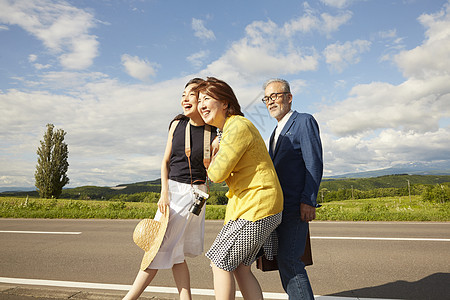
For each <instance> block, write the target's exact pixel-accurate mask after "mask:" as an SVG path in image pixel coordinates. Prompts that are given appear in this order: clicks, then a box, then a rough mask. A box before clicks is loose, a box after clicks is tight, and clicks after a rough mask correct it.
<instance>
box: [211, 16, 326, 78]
mask: <svg viewBox="0 0 450 300" xmlns="http://www.w3.org/2000/svg"><path fill="white" fill-rule="evenodd" d="M245 32H246V36H245V37H244V38H242V39H241V40H239V41H236V42H234V43H233V44H232V45H231V47H230V48H229V49H228V50H227V51H226V53H225V54H224V55H223V56H222V57H220V58H219V59H218V60H217V61H215V62H213V63H211V64H210V65H209V66H208V68H207V69H206V70H204V71H203V72H202V74H206V75H208V74H215V76H218V77H221V78H223V79H224V80H233V81H238V78H241V79H245V80H248V79H249V78H251V79H252V80H254V81H256V80H263V79H266V78H267V77H274V76H278V75H280V74H294V73H297V72H300V71H311V70H315V69H316V68H317V66H318V55H317V53H315V51H314V49H311V50H309V53H306V51H304V50H303V49H301V48H300V47H296V46H294V45H292V46H290V47H286V44H289V43H290V41H291V39H290V38H288V37H286V36H284V35H282V34H280V33H281V32H282V29H281V28H280V27H278V26H277V25H276V24H275V23H274V22H272V21H270V20H269V21H267V22H263V21H255V22H253V23H251V24H249V25H248V26H247V27H246V29H245Z"/></svg>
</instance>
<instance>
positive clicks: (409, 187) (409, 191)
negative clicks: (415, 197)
mask: <svg viewBox="0 0 450 300" xmlns="http://www.w3.org/2000/svg"><path fill="white" fill-rule="evenodd" d="M406 181H408V193H409V203H411V185H410V183H409V179H406Z"/></svg>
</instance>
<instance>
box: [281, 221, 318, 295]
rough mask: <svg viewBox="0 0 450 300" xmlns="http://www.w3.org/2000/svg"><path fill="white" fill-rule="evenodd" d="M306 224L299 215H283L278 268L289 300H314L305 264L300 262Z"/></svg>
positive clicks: (306, 229)
mask: <svg viewBox="0 0 450 300" xmlns="http://www.w3.org/2000/svg"><path fill="white" fill-rule="evenodd" d="M308 230H309V226H308V223H307V222H302V221H301V220H300V215H299V214H298V215H296V216H288V215H286V214H283V219H282V221H281V224H280V226H278V228H277V235H278V257H277V259H278V268H279V272H280V277H281V282H282V284H283V288H284V290H285V291H286V293H287V294H288V296H289V299H290V300H300V299H312V300H313V299H314V294H313V291H312V289H311V284H310V282H309V279H308V274H307V273H306V270H305V264H304V263H303V262H302V261H301V260H300V258H301V257H302V255H303V252H304V251H305V243H306V236H307V233H308Z"/></svg>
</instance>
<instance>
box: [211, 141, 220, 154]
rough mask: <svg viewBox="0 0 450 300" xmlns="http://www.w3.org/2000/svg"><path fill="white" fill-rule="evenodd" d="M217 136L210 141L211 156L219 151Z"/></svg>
mask: <svg viewBox="0 0 450 300" xmlns="http://www.w3.org/2000/svg"><path fill="white" fill-rule="evenodd" d="M219 147H220V146H219V137H218V136H216V137H215V138H214V140H213V141H212V143H211V153H212V157H214V156H216V154H217V152H218V151H219Z"/></svg>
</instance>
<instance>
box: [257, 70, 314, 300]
mask: <svg viewBox="0 0 450 300" xmlns="http://www.w3.org/2000/svg"><path fill="white" fill-rule="evenodd" d="M264 95H265V96H264V98H263V102H264V103H265V104H266V107H267V109H268V111H269V113H270V115H271V116H272V117H274V118H275V119H277V121H278V126H277V127H276V128H275V130H274V131H273V133H272V136H271V137H270V140H269V154H270V156H271V158H272V161H273V164H274V166H275V169H276V171H277V174H278V179H279V180H280V184H281V188H282V189H283V196H284V208H283V218H282V222H281V224H280V226H279V227H278V228H277V235H278V257H277V259H278V268H279V272H280V277H281V282H282V284H283V288H284V290H285V291H286V293H287V294H288V295H289V299H290V300H294V299H314V294H313V292H312V289H311V284H310V282H309V279H308V275H307V273H306V270H305V265H304V263H303V262H302V261H301V260H300V258H301V257H302V255H303V253H304V251H305V242H306V237H307V234H308V230H309V226H308V222H309V221H312V220H314V219H315V217H316V207H318V206H319V205H318V204H317V201H316V198H317V193H318V191H319V185H320V181H321V180H322V173H323V159H322V143H321V141H320V135H319V126H318V125H317V122H316V120H315V119H314V117H313V116H312V115H310V114H306V113H298V112H296V111H292V110H291V106H292V94H291V91H290V87H289V83H288V82H287V81H286V80H283V79H271V80H269V81H267V82H266V83H265V84H264Z"/></svg>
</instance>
